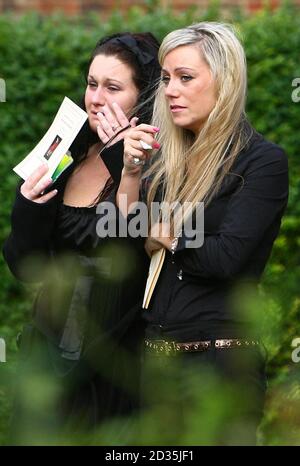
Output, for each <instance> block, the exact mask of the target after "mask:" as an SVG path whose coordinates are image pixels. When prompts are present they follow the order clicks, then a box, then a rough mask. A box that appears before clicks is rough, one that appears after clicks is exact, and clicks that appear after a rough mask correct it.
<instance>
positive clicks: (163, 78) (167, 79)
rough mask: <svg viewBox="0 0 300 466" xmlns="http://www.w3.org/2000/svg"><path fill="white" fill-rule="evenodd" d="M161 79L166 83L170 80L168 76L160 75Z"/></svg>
mask: <svg viewBox="0 0 300 466" xmlns="http://www.w3.org/2000/svg"><path fill="white" fill-rule="evenodd" d="M161 80H162V82H163V83H164V84H167V83H168V82H169V81H170V78H169V77H168V76H162V77H161Z"/></svg>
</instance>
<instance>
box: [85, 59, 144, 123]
mask: <svg viewBox="0 0 300 466" xmlns="http://www.w3.org/2000/svg"><path fill="white" fill-rule="evenodd" d="M138 94H139V91H138V89H137V87H136V86H135V84H134V82H133V79H132V70H131V68H130V67H129V66H128V65H125V64H124V63H122V62H121V61H120V60H119V59H118V58H116V57H115V56H106V55H97V56H96V57H95V58H94V60H93V62H92V63H91V66H90V69H89V74H88V84H87V88H86V91H85V108H86V111H87V114H88V117H89V123H90V127H91V129H92V130H93V131H96V130H97V129H96V128H97V125H98V124H99V119H98V117H97V112H101V110H102V108H103V107H104V105H108V106H109V108H110V110H111V111H112V112H113V107H112V103H113V102H117V103H118V104H119V105H120V107H121V108H122V110H123V111H124V113H125V114H126V115H129V113H130V112H131V110H132V108H133V107H134V106H135V104H136V103H137V99H138Z"/></svg>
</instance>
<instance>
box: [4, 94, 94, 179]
mask: <svg viewBox="0 0 300 466" xmlns="http://www.w3.org/2000/svg"><path fill="white" fill-rule="evenodd" d="M87 118H88V115H87V113H86V112H85V111H84V110H82V109H81V108H80V107H78V105H76V104H75V103H74V102H72V100H70V99H69V98H68V97H65V98H64V100H63V102H62V104H61V106H60V107H59V109H58V112H57V114H56V115H55V118H54V120H53V122H52V124H51V126H50V128H49V129H48V131H47V132H46V134H45V135H44V136H43V138H42V139H41V140H40V142H39V143H38V144H37V145H36V146H35V148H34V149H33V150H32V151H31V152H30V153H29V154H28V155H27V157H25V159H24V160H22V162H20V163H19V164H18V165H17V166H16V167H14V169H13V170H14V171H15V172H16V173H17V175H19V176H20V177H21V178H23V179H24V180H26V179H27V178H28V177H29V176H30V175H31V174H32V172H33V171H34V170H35V169H36V168H38V167H39V166H40V165H42V164H43V163H45V162H46V163H47V164H48V167H49V170H48V173H47V174H46V175H45V177H49V176H50V177H51V178H52V180H53V181H55V180H56V179H57V178H58V177H59V175H61V173H62V172H63V171H64V170H65V169H66V168H67V167H68V166H69V165H71V163H72V162H73V159H72V156H71V153H70V152H69V147H70V146H71V144H72V142H73V141H74V139H75V137H76V136H77V134H78V133H79V131H80V129H81V127H82V126H83V124H84V122H85V121H86V119H87Z"/></svg>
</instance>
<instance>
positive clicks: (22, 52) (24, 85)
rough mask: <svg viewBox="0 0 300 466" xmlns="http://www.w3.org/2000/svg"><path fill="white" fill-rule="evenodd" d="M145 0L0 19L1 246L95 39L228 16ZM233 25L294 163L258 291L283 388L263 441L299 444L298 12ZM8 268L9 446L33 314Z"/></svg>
mask: <svg viewBox="0 0 300 466" xmlns="http://www.w3.org/2000/svg"><path fill="white" fill-rule="evenodd" d="M147 3H148V13H147V15H145V14H144V12H143V11H142V10H141V9H140V8H139V7H136V6H135V7H132V8H131V9H130V10H129V11H128V14H127V15H126V16H123V15H122V14H120V13H119V12H117V11H115V12H113V14H112V16H111V17H110V18H109V19H108V20H107V21H106V22H103V21H101V19H100V18H99V17H96V16H92V15H87V16H86V17H80V18H75V19H74V18H72V19H70V18H66V17H63V16H61V15H52V16H50V17H48V18H42V17H40V16H39V15H37V14H30V15H26V16H23V17H20V18H18V19H16V18H14V17H12V16H7V15H4V16H1V17H0V37H1V40H0V73H1V74H0V78H3V79H5V81H6V89H7V102H5V103H1V104H0V125H1V158H0V175H1V188H0V189H1V204H0V208H1V215H0V244H1V245H2V244H3V241H4V239H5V237H6V236H7V234H8V232H9V228H10V226H9V215H10V211H11V206H12V202H13V198H14V192H15V187H16V184H17V183H18V180H17V177H16V176H15V174H14V173H13V172H12V167H13V166H14V165H16V164H17V163H18V162H19V161H20V160H22V158H23V157H24V155H26V154H27V153H28V152H29V151H30V150H31V149H32V147H33V146H34V145H35V144H36V143H37V141H38V140H39V139H40V138H41V136H42V135H43V134H44V132H45V130H46V129H47V128H48V126H49V124H50V123H51V121H52V118H53V115H54V114H55V113H56V111H57V108H58V106H59V104H60V102H61V101H62V99H63V97H64V96H65V95H67V96H69V97H70V98H71V99H73V100H74V101H78V100H79V98H80V97H81V95H82V94H83V92H84V86H85V82H84V69H85V65H86V62H87V60H88V58H89V54H90V51H91V50H92V48H93V46H94V45H95V43H96V41H97V40H98V39H99V38H100V37H102V36H103V35H105V34H110V33H112V32H116V31H125V30H131V31H147V30H150V31H152V32H153V33H154V34H155V35H156V36H157V37H158V38H159V39H161V38H162V37H163V36H164V35H165V34H166V33H168V32H169V31H171V30H173V29H177V28H180V27H183V26H185V25H188V24H190V23H192V22H197V21H200V20H203V19H208V20H218V19H219V20H222V16H221V14H220V13H218V11H216V10H215V9H211V10H209V11H207V12H205V13H201V14H200V13H199V11H198V10H197V9H196V8H192V9H190V10H188V11H187V12H185V13H183V14H179V15H175V14H174V13H172V11H170V10H168V9H166V10H162V9H161V8H160V6H159V4H157V3H158V2H147ZM233 21H234V18H233ZM235 24H236V26H237V28H238V30H239V31H240V33H241V36H242V39H243V42H244V45H245V49H246V54H247V60H248V69H249V91H248V106H247V110H248V115H249V117H250V120H251V122H252V123H253V125H254V126H255V127H256V128H257V129H258V130H259V131H260V132H261V133H263V134H264V135H265V136H266V137H267V138H269V139H270V140H273V141H274V142H276V143H278V144H279V145H281V146H282V147H283V148H284V149H285V150H286V152H287V154H288V156H289V160H290V174H291V189H290V199H289V206H288V210H287V213H286V216H285V218H284V221H283V225H282V229H281V233H280V236H279V237H278V239H277V241H276V243H275V247H274V250H273V254H272V258H271V261H270V262H269V265H268V267H267V270H266V273H265V275H264V281H263V284H262V286H261V290H260V293H261V298H262V301H261V302H262V303H263V305H262V307H261V308H260V310H261V316H260V317H261V325H263V326H264V328H265V329H266V330H265V334H266V342H267V345H268V350H269V354H270V360H269V366H268V370H269V374H270V376H271V381H272V384H271V387H273V390H275V393H277V395H276V396H273V395H272V393H274V392H272V390H271V391H270V393H271V395H270V397H269V400H268V411H267V413H266V417H265V419H264V423H263V428H262V442H265V443H267V444H276V443H277V444H278V443H280V442H282V443H288V442H289V441H292V442H296V440H294V437H293V436H292V435H291V437H290V438H289V437H288V435H287V434H286V433H285V434H283V429H282V422H281V421H282V419H281V415H282V413H281V409H282V408H281V406H282V405H281V403H282V402H283V401H282V399H285V400H288V401H289V403H291V400H293V402H294V403H298V404H299V390H298V392H297V390H296V391H295V383H298V386H299V379H298V381H297V378H295V364H293V363H292V362H291V356H290V353H291V341H292V339H293V338H294V337H296V336H300V330H299V321H300V297H299V291H298V286H299V285H298V283H299V278H300V270H299V264H300V260H299V250H300V248H299V246H300V236H299V232H300V228H299V227H300V215H299V214H300V202H299V200H300V182H299V168H300V161H299V157H298V151H299V146H300V144H299V143H300V140H299V139H300V138H299V128H298V127H299V121H300V103H298V104H297V103H294V102H293V101H292V99H291V94H292V91H293V88H292V80H293V79H294V78H295V77H300V62H299V43H300V18H299V15H297V14H295V12H294V11H293V9H292V8H291V7H284V8H282V9H281V10H277V11H276V12H270V11H268V10H266V11H264V12H262V13H260V14H258V15H255V16H252V17H243V16H242V15H241V14H237V15H236V21H235ZM0 268H1V288H0V336H1V337H2V338H5V340H6V342H7V359H8V361H11V362H9V363H8V364H7V368H6V369H5V371H4V370H2V367H3V366H2V367H1V372H0V405H1V407H0V443H1V441H2V442H5V431H6V427H7V422H8V413H9V410H10V405H11V398H10V397H9V396H8V392H9V391H10V382H9V380H10V377H8V376H7V374H11V373H12V372H13V367H14V361H15V355H16V344H15V336H16V334H17V333H18V332H19V331H20V330H21V328H22V325H23V323H24V322H25V321H26V320H28V318H29V314H30V307H31V301H32V293H33V292H34V290H29V291H28V288H26V289H25V288H24V287H23V286H22V285H21V284H20V283H17V282H16V281H15V280H14V279H13V278H12V276H11V275H10V273H9V271H8V270H7V267H6V265H5V264H4V261H3V259H2V258H0ZM0 364H1V363H0ZM1 377H2V378H1ZM4 378H5V379H6V381H5V383H4ZM295 380H296V382H295ZM276 387H277V388H278V387H279V388H278V390H277V391H276ZM282 387H283V388H282ZM280 390H282V391H280ZM278 393H280V394H281V395H280V396H281V397H282V398H280V396H279V395H278ZM295 393H296V395H295ZM297 397H298V398H297ZM278 399H280V400H281V401H280V402H279V401H278ZM295 400H296V401H295ZM286 416H287V414H286ZM284 422H290V425H291V426H292V427H291V429H290V430H291V431H292V430H293V428H294V430H295V426H294V425H293V422H294V421H293V418H292V416H291V417H290V418H289V419H288V421H287V420H286V418H285V419H284ZM1 430H2V432H1ZM298 434H299V431H298ZM295 438H296V437H295ZM298 438H299V436H298ZM291 439H292V440H291Z"/></svg>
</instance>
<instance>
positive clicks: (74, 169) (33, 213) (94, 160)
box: [3, 33, 160, 443]
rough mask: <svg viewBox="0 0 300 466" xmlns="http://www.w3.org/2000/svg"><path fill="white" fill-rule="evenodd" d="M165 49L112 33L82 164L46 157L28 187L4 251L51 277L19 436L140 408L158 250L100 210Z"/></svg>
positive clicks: (20, 274) (90, 103) (93, 80)
mask: <svg viewBox="0 0 300 466" xmlns="http://www.w3.org/2000/svg"><path fill="white" fill-rule="evenodd" d="M157 51H158V43H157V41H156V39H155V38H154V36H152V34H150V33H141V34H130V33H123V34H116V35H113V36H110V37H108V38H105V39H103V40H101V41H100V42H99V43H98V44H97V45H96V47H95V49H94V51H93V53H92V56H91V59H90V62H89V66H88V73H87V87H86V92H85V97H84V105H83V107H84V109H85V110H86V112H87V114H88V121H87V124H86V125H85V126H84V127H83V129H82V130H81V132H80V133H79V135H78V137H77V138H76V139H75V141H74V143H73V144H72V146H71V148H70V150H71V153H72V156H73V158H74V161H75V162H74V163H73V165H71V166H70V167H69V168H68V169H67V170H66V171H65V172H64V173H63V174H62V175H61V177H60V178H59V179H58V180H57V181H56V182H55V183H54V185H53V186H52V185H51V180H48V181H46V182H43V181H42V179H44V175H45V174H46V172H47V167H46V166H41V167H39V168H38V169H37V170H36V171H35V172H34V173H33V174H32V176H30V177H29V178H28V179H27V180H26V181H25V182H24V183H23V184H22V185H21V186H20V188H18V190H17V195H16V200H15V204H14V207H13V211H12V225H11V233H10V235H9V237H8V239H7V240H6V242H5V245H4V249H3V253H4V257H5V260H6V262H7V264H8V266H9V268H10V270H11V271H12V273H13V274H14V275H15V276H16V277H17V278H18V279H20V280H22V281H26V282H40V281H42V282H43V284H42V287H41V289H40V292H39V293H38V296H37V298H36V300H35V305H34V310H33V322H32V323H31V324H30V325H29V326H26V327H25V329H24V331H23V334H22V336H21V339H20V345H21V359H22V364H21V365H20V374H19V375H20V384H18V386H19V388H20V393H19V394H17V397H16V399H17V402H16V407H15V411H14V416H13V423H12V425H13V429H12V440H11V442H12V443H40V442H41V443H47V442H50V441H51V442H52V441H55V442H65V441H69V440H70V437H69V433H70V432H72V433H73V434H76V432H78V434H79V433H82V432H83V430H84V429H85V428H86V427H87V428H90V427H92V428H93V427H99V426H100V425H101V423H102V422H103V421H105V420H107V419H111V418H112V417H114V418H115V417H117V418H119V417H121V418H122V417H128V416H129V415H130V414H132V413H134V412H135V410H136V409H137V408H138V395H137V393H138V383H139V378H138V376H139V360H138V354H137V353H138V347H139V341H140V340H139V338H140V334H141V328H140V323H139V318H138V314H137V310H138V306H137V303H138V302H139V300H140V298H141V296H140V294H141V292H142V290H143V287H144V277H145V276H146V272H145V271H146V268H147V259H146V256H145V253H144V250H143V248H141V249H140V250H139V249H138V248H136V245H135V246H134V248H132V247H131V244H130V241H128V240H126V239H124V238H118V237H114V238H110V239H105V240H104V239H103V238H101V237H99V231H98V230H97V222H98V220H99V218H98V217H99V215H97V208H98V207H99V205H101V203H103V202H105V201H106V200H107V199H109V196H110V194H111V193H112V192H113V190H115V189H116V187H117V186H118V183H119V180H120V177H121V171H122V167H123V138H124V136H125V135H126V132H127V131H128V129H129V128H130V127H133V126H135V125H136V123H137V121H138V120H139V121H140V122H144V123H149V122H150V118H151V114H152V99H151V95H152V93H153V90H154V88H155V86H156V84H157V81H158V78H159V75H160V67H159V65H158V61H157ZM112 236H114V235H112ZM115 236H116V235H115ZM35 381H36V384H35V383H34V382H35ZM30 384H32V386H31V385H30ZM28 387H31V390H29V394H30V396H29V397H27V398H26V397H25V398H26V399H25V398H24V393H27V392H26V390H27V389H28ZM39 388H40V389H41V393H39ZM51 388H52V389H51ZM47 394H49V398H47ZM64 433H65V434H66V436H64V435H63V434H64ZM67 433H68V435H67ZM82 441H84V440H82ZM96 441H97V442H99V443H101V441H105V440H101V438H99V439H97V440H96ZM114 441H118V440H117V437H115V439H114Z"/></svg>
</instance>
